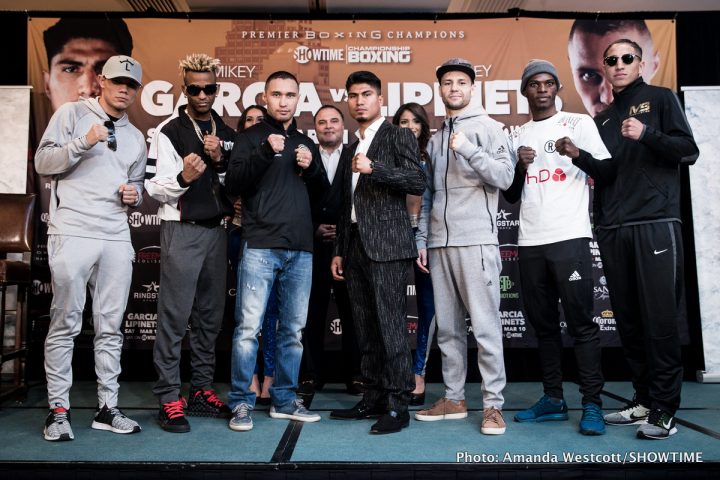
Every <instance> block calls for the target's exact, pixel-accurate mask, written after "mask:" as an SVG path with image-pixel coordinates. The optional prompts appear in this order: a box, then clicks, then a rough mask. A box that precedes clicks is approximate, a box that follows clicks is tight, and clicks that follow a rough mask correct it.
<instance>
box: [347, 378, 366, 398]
mask: <svg viewBox="0 0 720 480" xmlns="http://www.w3.org/2000/svg"><path fill="white" fill-rule="evenodd" d="M345 387H346V388H347V393H348V395H362V394H364V393H365V385H363V383H362V382H361V381H359V380H353V381H351V382H348V383H346V384H345Z"/></svg>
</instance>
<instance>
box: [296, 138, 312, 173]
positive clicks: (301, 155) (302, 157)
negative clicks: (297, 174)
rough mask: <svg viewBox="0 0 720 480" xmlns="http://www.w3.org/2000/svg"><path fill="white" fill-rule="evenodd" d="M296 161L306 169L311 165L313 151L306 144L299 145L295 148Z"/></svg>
mask: <svg viewBox="0 0 720 480" xmlns="http://www.w3.org/2000/svg"><path fill="white" fill-rule="evenodd" d="M295 161H297V164H298V166H299V167H300V168H302V169H303V170H305V169H306V168H308V167H309V166H310V162H312V152H311V151H310V149H309V148H308V147H306V146H305V145H302V144H300V145H298V147H297V148H296V149H295Z"/></svg>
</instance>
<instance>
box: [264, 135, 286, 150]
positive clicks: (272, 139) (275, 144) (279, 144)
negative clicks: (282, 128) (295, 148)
mask: <svg viewBox="0 0 720 480" xmlns="http://www.w3.org/2000/svg"><path fill="white" fill-rule="evenodd" d="M267 141H268V143H269V144H270V148H272V149H273V151H274V152H275V153H280V152H282V151H283V150H285V137H283V136H282V135H277V134H275V133H273V134H272V135H269V136H268V138H267Z"/></svg>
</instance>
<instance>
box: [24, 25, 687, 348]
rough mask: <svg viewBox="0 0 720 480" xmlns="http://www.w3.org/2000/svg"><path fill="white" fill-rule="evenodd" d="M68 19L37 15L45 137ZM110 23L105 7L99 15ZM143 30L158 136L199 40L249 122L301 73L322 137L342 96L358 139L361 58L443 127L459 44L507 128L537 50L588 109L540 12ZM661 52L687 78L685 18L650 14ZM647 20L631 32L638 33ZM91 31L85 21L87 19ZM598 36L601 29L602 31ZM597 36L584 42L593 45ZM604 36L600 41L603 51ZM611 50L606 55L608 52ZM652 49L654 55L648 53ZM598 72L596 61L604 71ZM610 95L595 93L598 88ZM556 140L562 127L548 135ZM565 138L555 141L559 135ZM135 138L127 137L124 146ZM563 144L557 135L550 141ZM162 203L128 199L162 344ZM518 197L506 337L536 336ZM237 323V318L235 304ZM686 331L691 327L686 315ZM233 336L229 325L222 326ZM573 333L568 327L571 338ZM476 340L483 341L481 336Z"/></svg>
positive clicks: (151, 319)
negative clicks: (353, 84) (53, 53)
mask: <svg viewBox="0 0 720 480" xmlns="http://www.w3.org/2000/svg"><path fill="white" fill-rule="evenodd" d="M57 20H58V19H50V18H33V20H32V22H29V23H28V35H29V39H28V40H29V41H28V49H29V52H28V58H29V61H28V68H29V75H28V77H29V81H30V83H31V85H32V86H33V87H34V88H33V103H32V105H33V114H34V130H35V131H34V134H35V138H36V139H39V138H40V136H41V134H42V132H43V130H44V128H45V126H46V124H47V121H48V119H49V117H50V115H51V114H52V109H51V107H50V103H49V102H48V100H47V96H46V95H45V93H44V92H45V90H46V88H45V83H44V77H43V75H44V72H47V71H48V65H47V56H46V52H45V46H44V44H43V32H44V31H45V30H46V29H47V28H48V27H50V26H52V25H54V24H55V23H56V22H57ZM87 21H88V22H104V21H105V20H103V19H93V20H90V19H89V20H87ZM126 23H127V25H128V28H129V31H130V33H131V35H132V38H133V43H134V48H133V52H132V56H133V57H135V58H136V59H137V60H139V61H140V62H141V63H142V65H143V75H144V84H145V85H144V87H143V89H142V90H141V92H140V93H139V95H138V98H137V100H136V102H135V104H134V105H133V106H132V107H131V109H130V111H129V115H130V119H131V121H132V123H133V124H135V125H136V126H137V127H138V128H139V129H140V130H141V131H142V132H143V133H144V134H145V135H146V136H147V138H148V141H149V139H150V137H151V136H152V133H153V130H154V127H156V126H157V125H158V124H159V123H160V122H162V121H163V120H164V119H166V118H167V117H168V116H170V115H171V114H173V112H174V111H175V110H176V109H177V107H178V106H179V105H182V104H184V103H186V99H185V98H184V97H183V95H182V93H181V91H180V87H179V85H180V83H181V80H180V78H179V75H178V73H179V72H178V60H179V59H180V58H182V57H184V56H185V55H187V54H188V53H194V52H204V53H208V54H210V55H213V56H215V57H217V58H219V59H220V60H221V62H222V67H221V68H220V73H219V75H218V82H219V83H220V86H221V89H220V93H219V95H218V97H217V100H216V103H215V106H214V108H215V110H216V111H217V112H218V113H219V114H220V115H221V116H222V117H223V119H224V120H225V121H226V122H227V123H228V124H229V125H231V126H233V127H235V126H236V125H237V121H238V118H239V116H240V114H241V112H242V111H243V110H244V108H245V107H247V106H249V105H252V104H256V103H261V93H262V90H263V86H264V79H265V78H266V77H267V76H268V75H269V74H270V73H271V72H273V71H275V70H281V69H282V70H288V71H290V72H292V73H294V74H296V75H297V77H298V78H299V80H300V102H299V105H298V112H297V114H296V119H297V122H298V126H299V128H300V129H302V130H303V131H305V132H306V133H308V134H309V135H310V136H311V137H312V136H314V131H313V122H312V117H313V114H314V113H315V112H316V111H317V110H318V108H319V107H320V106H321V105H322V104H326V103H332V104H334V105H336V106H338V107H339V108H340V109H341V110H343V112H345V113H346V128H347V132H346V138H345V140H346V142H347V141H350V142H351V141H353V140H354V134H353V132H354V131H355V129H356V124H355V123H354V122H353V121H352V119H350V118H349V116H348V115H347V106H346V103H345V102H346V94H345V90H344V84H345V79H346V78H347V76H348V74H349V73H351V72H353V71H355V70H372V71H373V72H375V73H376V74H377V75H378V76H379V77H380V78H381V79H382V81H383V96H384V103H385V106H384V107H383V110H384V111H383V114H384V115H386V116H387V117H391V116H392V115H393V114H394V113H395V111H396V110H397V109H398V107H399V106H400V105H401V104H403V103H405V102H411V101H412V102H418V103H420V104H421V105H423V106H424V107H425V109H426V110H427V112H428V115H429V117H430V120H431V127H432V128H433V130H434V129H436V128H438V127H439V126H440V125H441V123H442V119H443V117H444V114H445V109H444V106H443V104H442V101H441V99H440V96H439V93H438V84H437V80H436V78H435V69H436V67H437V66H438V65H440V64H441V63H443V62H444V61H445V60H446V59H448V58H450V57H456V56H459V57H465V58H468V59H469V60H470V61H471V62H473V64H474V65H475V70H476V72H477V80H476V88H475V97H474V101H476V102H479V103H481V104H482V105H483V107H484V108H485V110H486V111H487V112H488V114H489V115H491V116H492V117H493V118H495V119H496V120H498V121H500V122H502V123H503V124H504V125H505V126H506V128H507V130H508V131H511V130H512V129H513V128H516V126H518V125H522V124H523V123H525V122H526V121H527V120H528V119H529V117H528V111H529V110H528V105H527V101H526V99H525V98H524V97H523V96H522V95H520V94H519V92H518V90H519V87H520V77H521V72H522V69H523V67H524V65H525V64H526V62H527V61H528V60H530V59H533V58H543V59H547V60H550V61H551V62H553V63H554V64H555V65H556V66H557V67H558V72H559V75H560V80H561V82H562V84H563V88H562V89H561V91H560V94H559V95H558V105H559V106H560V107H561V108H562V109H563V110H566V111H571V112H585V111H586V110H585V107H584V106H583V102H582V99H581V97H580V95H579V94H578V90H577V89H576V87H575V84H574V81H573V74H572V72H571V67H570V64H569V62H568V36H569V33H570V31H571V27H572V25H573V20H548V19H529V18H520V19H514V18H508V19H477V20H441V21H437V22H434V21H431V20H406V21H403V20H391V21H390V20H388V21H378V20H359V21H350V20H294V21H292V20H290V21H288V20H276V21H266V20H193V21H192V22H189V21H187V20H173V19H127V20H126ZM647 26H648V28H649V31H650V34H651V35H652V41H653V43H654V48H655V50H656V51H657V55H658V58H659V63H658V66H657V70H656V71H655V73H654V75H653V77H652V83H653V84H657V85H663V86H666V87H669V88H672V89H673V90H674V89H675V78H676V68H675V29H674V24H673V23H672V22H671V21H668V20H651V21H647ZM633 32H635V31H633V30H630V31H629V33H627V35H626V36H630V37H631V38H632V35H633V34H636V33H633ZM78 35H80V36H81V33H80V32H78ZM587 37H588V41H589V42H593V41H594V42H602V41H603V40H602V37H600V36H598V35H589V36H587ZM591 48H598V46H597V45H595V46H590V45H585V46H582V49H583V51H585V50H587V51H590V49H591ZM603 48H604V45H603V46H602V47H599V50H600V52H602V49H603ZM598 55H600V54H598ZM646 58H647V56H646ZM583 67H585V68H584V69H583V70H581V71H580V73H578V75H581V76H582V77H583V78H582V79H581V80H582V81H583V82H585V84H586V85H589V86H590V87H591V88H590V89H591V90H592V89H593V86H594V89H595V90H596V91H597V92H599V84H600V83H601V80H602V79H601V78H600V77H599V72H598V70H599V69H600V68H601V66H600V64H599V62H598V63H597V64H596V65H595V66H588V65H583ZM596 72H597V73H596ZM597 95H599V93H598V94H596V96H597ZM548 140H554V139H548ZM550 144H552V142H550ZM120 148H122V146H120ZM550 148H552V145H550ZM563 178H564V175H563V172H558V171H553V172H550V171H547V172H542V174H541V175H540V176H539V178H538V179H537V181H542V182H545V181H547V182H558V181H562V180H563ZM38 188H39V190H40V192H41V194H42V196H43V197H44V204H43V208H42V212H43V213H42V218H41V220H42V224H41V225H42V228H41V230H42V234H41V235H38V237H39V239H40V240H39V242H40V243H39V245H38V248H37V252H36V258H35V267H36V268H35V269H34V271H35V272H36V274H37V278H36V279H35V281H34V282H35V283H34V289H33V305H34V307H35V308H36V310H39V312H36V313H39V314H42V313H47V310H48V306H49V301H50V296H51V293H50V285H49V274H48V271H47V266H46V265H47V253H46V252H47V250H46V248H45V238H46V235H44V231H45V230H46V229H45V228H44V227H45V225H46V223H45V222H46V221H47V213H46V212H47V201H48V200H47V199H48V197H49V190H48V189H49V182H48V180H47V179H44V178H39V179H38ZM157 207H158V205H157V203H156V202H154V201H153V200H152V199H151V198H149V197H148V196H147V195H145V200H144V202H143V204H142V206H141V207H140V208H139V209H138V210H130V211H129V212H128V223H129V224H130V230H131V233H132V242H133V246H134V248H135V252H136V258H135V268H134V273H133V284H132V289H131V293H130V298H129V301H128V308H127V311H126V312H125V327H124V331H125V334H126V343H125V345H126V346H130V347H141V348H142V347H149V346H151V345H152V340H153V338H154V335H155V326H156V320H157V314H156V307H157V295H158V292H159V289H160V288H161V287H162V285H160V282H159V260H160V240H159V228H160V227H159V224H160V221H159V219H158V217H157V215H156V213H157ZM518 207H519V205H509V204H507V203H505V202H504V200H501V203H500V206H499V211H498V213H497V227H498V233H499V241H500V251H501V254H502V259H503V271H502V276H501V278H500V285H499V286H498V288H500V289H501V296H502V305H501V313H500V314H501V317H502V322H503V328H504V333H505V339H506V346H510V347H528V346H530V347H531V346H535V340H534V335H532V334H529V333H530V332H531V327H530V325H529V323H528V322H527V321H526V320H525V318H524V314H523V311H522V308H521V299H520V290H519V289H520V285H519V279H518V267H517V259H518V247H517V227H518ZM590 249H591V253H592V258H593V267H594V268H593V272H594V273H593V276H594V289H595V319H596V321H597V323H599V325H600V327H601V330H602V343H603V345H617V344H618V339H617V337H616V333H615V320H614V317H613V313H612V308H611V306H610V302H609V296H608V290H607V287H606V283H605V277H604V276H603V273H602V261H601V259H600V255H599V251H598V248H597V244H596V243H595V241H594V240H593V241H592V242H591V243H590ZM228 287H229V288H228V305H231V303H232V302H233V301H234V293H235V291H234V286H233V282H232V281H231V280H229V282H228ZM414 295H415V291H414V286H413V285H410V286H409V288H408V331H409V333H410V334H411V335H412V334H413V333H414V330H415V325H416V311H415V310H416V309H415V297H414ZM226 316H227V317H228V318H227V319H226V320H227V321H226V323H225V327H224V328H225V329H231V328H232V325H233V320H232V308H228V309H227V314H226ZM327 325H328V329H327V341H328V346H329V348H338V346H339V340H338V337H337V334H339V333H340V331H341V327H340V326H339V325H338V322H337V320H335V312H334V309H333V308H332V306H331V308H330V312H329V314H328V319H327ZM683 332H684V333H683V336H684V337H685V338H687V334H686V332H687V328H686V327H683ZM222 337H224V338H226V341H227V342H229V337H230V335H229V334H228V335H222ZM566 340H567V338H566ZM471 344H474V342H471Z"/></svg>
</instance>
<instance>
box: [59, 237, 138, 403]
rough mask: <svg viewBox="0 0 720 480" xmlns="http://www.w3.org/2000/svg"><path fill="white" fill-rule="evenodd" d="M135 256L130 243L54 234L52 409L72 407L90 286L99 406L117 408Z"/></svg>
mask: <svg viewBox="0 0 720 480" xmlns="http://www.w3.org/2000/svg"><path fill="white" fill-rule="evenodd" d="M134 254H135V252H134V250H133V248H132V244H131V243H130V242H126V241H112V240H100V239H95V238H83V237H70V236H66V235H50V236H49V237H48V257H49V265H50V272H51V274H52V288H53V299H52V304H51V306H50V328H49V331H48V335H47V338H46V339H45V374H46V378H47V384H48V401H49V404H50V406H51V408H54V407H55V406H56V404H60V405H62V406H63V407H65V408H70V387H71V386H72V356H73V347H74V340H75V337H77V336H78V334H79V333H80V330H81V328H82V312H83V308H84V307H85V295H86V289H87V287H90V292H91V296H92V300H93V326H94V328H95V340H94V350H95V373H96V375H97V382H98V392H97V394H98V405H100V406H102V405H108V406H109V407H115V406H117V404H118V390H119V388H120V387H119V385H118V381H117V379H118V376H119V375H120V354H121V352H122V344H123V334H122V331H121V327H122V322H123V313H124V312H125V305H126V304H127V299H128V294H129V292H130V281H131V280H132V259H133V256H134Z"/></svg>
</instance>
